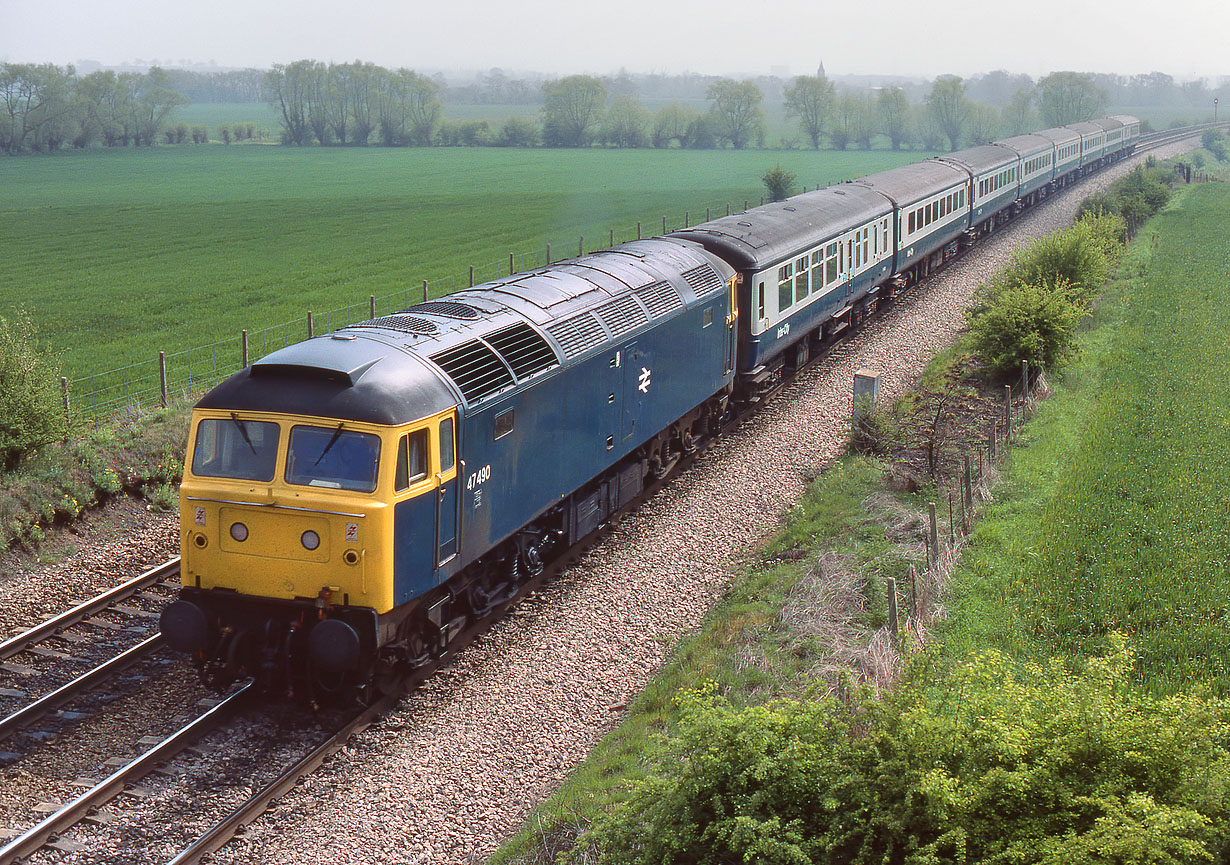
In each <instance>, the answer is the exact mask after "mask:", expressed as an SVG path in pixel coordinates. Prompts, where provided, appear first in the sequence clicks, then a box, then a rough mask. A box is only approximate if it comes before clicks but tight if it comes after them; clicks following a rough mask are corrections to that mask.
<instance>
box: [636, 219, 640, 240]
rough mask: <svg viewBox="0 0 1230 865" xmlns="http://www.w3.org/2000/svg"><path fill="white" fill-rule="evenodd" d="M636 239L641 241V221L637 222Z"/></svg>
mask: <svg viewBox="0 0 1230 865" xmlns="http://www.w3.org/2000/svg"><path fill="white" fill-rule="evenodd" d="M636 239H637V240H640V239H641V221H640V220H639V219H638V220H637V221H636Z"/></svg>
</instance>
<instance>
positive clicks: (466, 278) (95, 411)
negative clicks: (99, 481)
mask: <svg viewBox="0 0 1230 865" xmlns="http://www.w3.org/2000/svg"><path fill="white" fill-rule="evenodd" d="M813 188H814V187H813ZM803 191H805V192H806V191H807V187H804V190H803ZM763 203H764V199H763V198H762V199H760V201H759V202H753V201H750V200H745V201H743V202H741V204H742V209H743V210H747V209H748V207H750V206H752V205H754V204H763ZM733 207H734V209H732V205H731V204H724V205H723V206H722V207H720V208H713V207H708V208H705V210H704V211H703V212H702V211H696V212H692V211H685V212H684V213H683V214H681V215H676V216H674V217H668V216H663V217H661V219H660V220H654V221H652V222H638V223H636V226H635V227H634V228H633V227H631V226H629V227H627V228H625V229H623V230H615V229H610V230H608V231H607V233H606V234H603V235H601V236H599V237H588V238H587V237H585V236H578V237H577V239H576V240H575V241H566V242H564V243H560V244H555V245H552V244H550V243H548V244H545V245H544V246H543V247H541V248H539V249H535V250H531V251H525V252H510V253H509V254H508V255H507V256H506V257H505V258H502V259H499V260H495V261H491V262H488V263H486V264H482V265H477V266H474V267H470V268H469V270H468V271H467V272H466V273H465V274H460V275H452V276H446V277H442V278H439V279H436V280H434V281H430V280H424V281H423V282H421V283H419V284H417V285H412V286H407V287H406V288H403V289H401V290H399V291H396V292H393V293H391V294H385V295H382V296H379V297H377V296H375V295H370V296H369V297H367V298H365V299H364V300H362V301H360V302H356V303H352V304H350V305H348V306H343V307H339V308H337V309H330V310H324V311H313V310H305V311H304V314H303V316H302V317H301V318H299V319H296V320H294V321H286V322H282V323H280V324H275V325H272V326H269V327H264V328H259V329H254V330H243V331H241V332H240V333H237V334H235V336H233V337H230V338H228V339H224V340H221V341H219V342H213V343H208V344H206V345H200V346H195V347H193V348H188V349H182V350H179V351H171V352H166V351H158V350H153V351H151V353H150V354H151V357H150V358H149V359H148V360H144V361H138V362H137V363H133V364H129V365H128V366H123V367H120V368H118V369H111V370H106V371H104V372H98V373H91V374H89V375H84V376H81V377H78V378H73V379H71V380H70V379H67V378H65V379H62V386H63V392H64V410H65V412H66V413H68V414H70V415H75V416H76V417H78V418H82V419H88V420H92V421H93V422H94V423H98V422H100V421H103V420H107V419H110V418H114V417H122V416H135V415H137V414H139V413H140V412H141V411H144V410H147V409H151V408H155V407H158V406H165V405H169V404H172V403H175V402H179V401H184V400H189V399H192V398H194V397H196V396H198V395H200V394H201V393H203V392H205V391H206V390H208V389H210V388H212V387H214V386H215V385H217V384H219V383H220V382H222V381H223V380H224V379H226V378H227V377H229V376H230V375H232V374H233V373H236V372H238V371H239V370H241V369H243V368H244V366H245V364H250V363H252V362H253V361H257V360H260V359H261V358H262V357H265V356H266V355H268V354H271V353H273V352H275V351H277V350H278V349H280V348H285V347H286V346H288V345H292V344H294V343H296V342H300V341H302V340H304V339H307V338H309V337H310V336H316V335H321V334H326V333H331V332H333V331H335V330H338V329H340V328H343V327H347V326H349V325H352V324H357V323H358V322H361V321H367V320H369V319H371V318H375V317H377V316H380V315H387V314H389V313H391V312H395V311H397V310H401V309H405V308H407V307H410V306H413V305H414V304H416V303H420V302H422V301H424V300H426V299H427V298H429V297H440V296H443V295H447V294H452V293H453V292H456V291H461V290H462V289H465V288H469V287H471V286H474V285H480V284H482V283H484V282H491V281H493V280H496V279H500V278H502V277H506V276H510V275H512V274H516V273H523V272H526V271H532V270H536V269H538V268H541V267H545V266H546V265H547V264H550V263H552V262H557V261H560V260H562V259H566V258H571V257H573V256H576V255H583V254H585V253H586V252H595V251H598V250H601V249H607V248H610V247H612V246H615V245H617V244H620V243H625V242H627V241H630V240H639V239H641V238H648V237H653V236H655V235H657V234H666V233H668V232H670V231H676V230H678V229H680V228H687V227H690V226H692V225H695V224H697V223H699V222H707V221H709V220H710V219H715V218H717V217H719V216H729V215H730V214H731V213H737V212H740V211H739V209H738V206H737V204H736V205H734V206H733Z"/></svg>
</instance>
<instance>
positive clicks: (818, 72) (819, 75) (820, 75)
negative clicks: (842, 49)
mask: <svg viewBox="0 0 1230 865" xmlns="http://www.w3.org/2000/svg"><path fill="white" fill-rule="evenodd" d="M816 77H817V78H823V77H824V61H823V60H821V61H820V68H819V69H817V70H816Z"/></svg>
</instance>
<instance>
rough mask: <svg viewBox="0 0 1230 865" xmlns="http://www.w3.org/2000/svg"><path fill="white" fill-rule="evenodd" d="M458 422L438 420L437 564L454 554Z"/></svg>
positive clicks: (455, 553) (455, 541) (456, 507)
mask: <svg viewBox="0 0 1230 865" xmlns="http://www.w3.org/2000/svg"><path fill="white" fill-rule="evenodd" d="M456 429H457V425H456V422H455V420H454V418H452V417H447V418H444V419H443V420H442V421H440V447H439V451H438V452H439V454H440V467H439V471H438V472H437V473H436V481H437V482H438V483H439V485H440V488H439V491H438V494H437V496H436V567H439V566H440V565H442V564H444V563H445V562H447V561H448V560H449V559H451V558H452V557H453V556H455V555H457V510H458V501H459V494H458V491H457V485H458V483H459V481H458V477H459V475H458V472H457V437H456Z"/></svg>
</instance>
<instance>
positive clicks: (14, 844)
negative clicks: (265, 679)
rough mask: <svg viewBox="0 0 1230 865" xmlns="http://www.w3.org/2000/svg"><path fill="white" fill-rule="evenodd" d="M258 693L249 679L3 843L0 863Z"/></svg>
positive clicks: (32, 847)
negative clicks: (194, 717)
mask: <svg viewBox="0 0 1230 865" xmlns="http://www.w3.org/2000/svg"><path fill="white" fill-rule="evenodd" d="M253 693H255V688H253V686H252V684H251V683H249V684H247V685H244V686H243V687H242V688H240V689H239V690H238V691H236V692H235V693H233V694H231V695H230V696H229V697H227V698H226V699H225V700H223V701H222V702H221V703H219V704H218V705H216V706H214V707H213V708H212V709H210V710H209V711H207V712H205V713H204V714H202V715H201V716H200V717H198V718H197V719H196V720H195V721H192V722H191V723H190V724H188V725H187V726H185V727H182V728H181V729H179V730H177V731H176V732H175V733H172V734H171V735H170V736H168V737H167V738H166V739H164V740H162V741H161V742H159V743H158V744H157V745H155V746H154V747H152V748H150V749H149V750H148V751H146V752H145V753H144V754H142V755H141V756H139V757H137V758H135V759H134V760H132V761H131V762H129V763H127V764H126V765H124V766H122V767H121V768H119V769H117V770H116V771H115V772H113V773H112V774H111V775H110V776H109V777H108V778H107V779H106V780H104V781H102V782H101V783H99V784H97V785H95V786H94V787H92V788H91V789H89V790H87V791H86V792H84V793H82V794H81V795H80V796H78V797H77V798H76V799H74V800H73V801H71V802H69V803H68V804H67V805H65V806H64V807H63V808H61V809H60V810H59V811H56V812H55V813H53V814H50V815H48V817H47V818H46V819H44V820H43V821H42V822H40V823H38V824H36V825H34V826H31V827H30V828H29V829H27V830H26V831H25V832H24V833H22V834H21V835H20V836H18V837H17V838H15V839H14V840H12V841H10V842H9V843H8V844H6V845H5V846H4V847H0V865H10V863H12V862H16V861H17V860H19V859H23V858H25V857H27V856H29V855H30V854H32V853H34V852H35V851H36V850H38V849H39V848H41V847H42V846H43V845H45V844H47V843H48V842H49V841H54V840H55V839H56V838H58V837H59V835H60V834H61V833H62V832H64V830H65V829H68V828H69V827H71V826H73V825H75V824H77V823H79V822H80V821H81V820H82V819H83V818H84V817H87V816H89V814H90V812H92V811H95V810H97V809H98V808H100V807H102V806H103V805H105V804H106V803H107V802H109V801H111V800H112V799H114V798H115V797H116V796H118V795H119V794H120V793H122V792H123V791H124V788H125V787H126V786H127V785H128V784H130V783H133V782H135V781H138V780H140V779H141V778H143V777H145V775H147V774H149V773H150V772H151V771H152V770H153V769H155V768H156V767H157V766H159V765H160V764H162V763H165V762H166V761H167V760H169V759H171V758H172V757H174V756H175V755H176V754H179V753H180V752H181V751H183V750H184V749H186V748H187V747H188V746H189V745H191V744H192V743H193V742H195V741H196V740H197V739H199V738H200V737H202V736H204V735H205V734H206V733H208V732H210V731H211V730H212V729H215V728H216V727H217V726H218V725H219V724H220V723H221V722H222V721H223V720H224V719H226V717H227V716H229V715H230V714H232V713H233V712H235V711H236V710H237V709H238V708H239V707H240V706H242V705H245V704H246V703H247V702H248V701H249V700H250V699H251V697H252V695H253Z"/></svg>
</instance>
